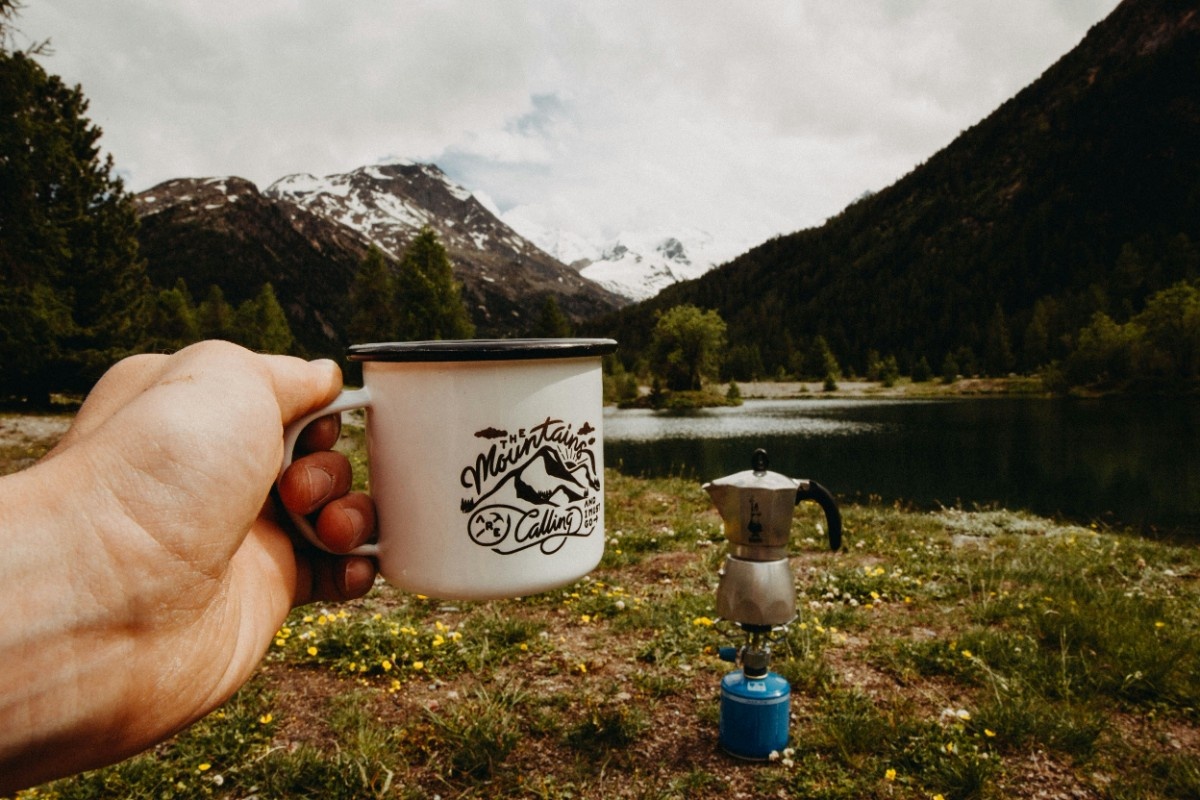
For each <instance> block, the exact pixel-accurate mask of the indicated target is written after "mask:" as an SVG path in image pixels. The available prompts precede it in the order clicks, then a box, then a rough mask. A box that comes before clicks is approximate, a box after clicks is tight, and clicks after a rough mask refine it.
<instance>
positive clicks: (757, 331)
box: [597, 0, 1200, 372]
mask: <svg viewBox="0 0 1200 800" xmlns="http://www.w3.org/2000/svg"><path fill="white" fill-rule="evenodd" d="M1197 245H1200V11H1198V10H1197V7H1196V4H1195V3H1192V2H1169V1H1168V0H1127V2H1125V3H1122V5H1121V6H1120V7H1118V8H1117V9H1116V10H1115V11H1114V12H1113V13H1112V14H1111V15H1110V17H1109V18H1108V19H1106V20H1104V21H1103V22H1101V23H1100V24H1098V25H1096V26H1095V27H1094V28H1093V29H1092V30H1091V31H1090V32H1089V33H1088V35H1087V36H1086V37H1085V38H1084V40H1083V41H1082V42H1081V43H1080V44H1079V46H1078V47H1076V48H1075V49H1074V50H1073V51H1071V52H1070V53H1069V54H1067V55H1066V56H1065V57H1063V58H1062V59H1061V60H1060V61H1059V62H1058V63H1057V64H1055V65H1054V66H1053V67H1051V68H1050V69H1049V70H1047V71H1046V72H1045V73H1044V74H1043V75H1042V76H1041V78H1039V79H1038V80H1037V81H1036V82H1034V83H1033V84H1032V85H1030V86H1029V87H1027V88H1026V89H1025V90H1023V91H1022V92H1020V93H1019V94H1018V95H1017V96H1016V97H1014V98H1012V99H1011V100H1009V101H1007V102H1006V103H1004V104H1003V105H1002V106H1001V107H1000V108H999V109H997V110H996V111H995V112H994V113H992V114H991V115H990V116H988V117H987V118H986V119H984V120H983V121H982V122H980V123H979V124H977V125H975V126H974V127H972V128H971V129H969V130H967V131H965V132H964V133H963V134H961V135H960V136H959V137H958V138H957V139H956V140H955V141H954V142H953V143H951V144H950V145H949V146H947V147H946V148H945V149H943V150H942V151H940V152H938V153H937V154H936V155H934V156H933V157H931V158H930V159H929V160H928V161H927V162H926V163H924V164H922V165H920V166H919V167H917V168H916V169H914V170H913V171H912V172H911V173H909V174H908V175H907V176H906V177H904V178H903V179H901V180H900V181H898V182H897V183H895V184H893V185H892V186H890V187H888V188H887V189H884V190H883V191H880V192H879V193H877V194H875V195H872V196H870V197H867V198H866V199H863V200H860V201H858V202H856V203H855V204H853V205H851V206H850V207H848V208H847V209H845V211H843V212H842V213H841V214H839V215H838V216H837V217H835V218H833V219H831V220H829V221H828V222H827V223H826V224H825V225H823V226H822V227H820V228H815V229H810V230H805V231H800V232H798V233H795V234H792V235H789V236H784V237H779V238H776V239H773V240H771V241H768V242H766V243H764V244H763V245H761V246H759V247H757V248H755V249H754V250H751V251H750V252H748V253H746V254H745V255H743V256H741V257H739V258H737V259H736V260H734V261H733V262H731V263H729V264H726V265H724V266H723V267H721V268H718V269H716V270H714V271H712V272H710V273H708V274H707V275H705V276H703V277H702V278H700V279H698V280H695V281H692V282H689V283H686V284H679V285H676V286H673V287H670V288H669V289H668V290H666V291H664V292H663V293H662V294H660V295H659V296H657V297H656V298H654V299H653V300H651V301H648V302H647V303H644V304H641V305H639V306H635V307H632V308H629V309H626V310H625V311H624V312H622V313H620V314H618V315H614V316H612V317H609V318H608V319H606V320H604V321H603V323H601V324H599V325H598V326H597V327H598V329H600V330H603V331H604V332H607V333H611V334H613V335H615V336H617V337H618V338H619V339H620V340H621V341H622V343H623V345H625V346H624V347H623V350H624V351H625V352H626V353H632V352H637V351H638V350H640V349H641V348H642V346H643V345H644V343H645V342H646V341H647V338H648V333H649V329H650V327H651V326H652V325H653V319H654V313H655V312H656V311H657V310H661V309H664V308H668V307H670V306H673V305H677V304H680V303H694V304H697V305H700V306H702V307H706V308H715V309H717V310H719V311H720V313H721V315H722V316H723V317H724V318H725V319H726V321H727V322H728V323H729V325H730V340H731V343H732V344H734V345H739V344H741V345H755V346H757V347H758V348H759V350H760V352H761V355H762V357H763V360H764V363H765V365H766V368H767V370H768V371H769V372H773V371H775V370H776V369H778V368H779V367H784V368H788V367H789V366H790V363H791V362H793V361H794V355H795V353H796V352H798V351H799V350H801V349H802V348H803V347H805V346H806V343H807V341H808V340H809V339H811V337H813V336H815V335H817V334H821V335H823V336H825V337H826V339H827V340H828V341H829V343H830V344H831V346H832V347H833V349H834V351H835V353H836V354H837V356H838V357H839V358H840V359H842V360H843V362H844V363H849V364H850V365H851V366H853V367H855V368H857V369H861V368H862V365H863V363H864V362H865V358H866V353H867V351H868V350H870V349H874V350H877V351H879V352H881V353H884V354H888V353H891V354H895V355H897V356H898V357H899V358H900V360H901V364H902V365H911V364H912V363H913V362H914V361H915V360H916V359H917V358H919V357H922V356H924V357H925V358H926V359H927V360H928V361H929V362H930V363H931V364H934V365H935V369H936V365H937V364H938V363H940V361H941V359H942V358H943V356H944V355H945V354H947V353H952V352H955V351H959V350H961V349H962V348H969V349H970V350H971V352H972V353H974V354H975V355H976V356H978V358H979V359H980V361H981V362H984V361H985V360H986V356H987V354H988V351H989V327H991V328H992V329H993V330H994V329H995V326H996V325H998V324H1000V325H1003V326H1004V328H1005V329H1006V330H1007V331H1009V332H1010V336H1011V343H1012V350H1013V352H1014V353H1015V355H1016V360H1015V361H1013V362H1012V363H1010V364H1008V365H1007V366H1008V367H1010V368H1011V367H1019V368H1026V369H1028V368H1032V367H1035V366H1038V365H1039V364H1040V363H1044V362H1045V361H1047V360H1049V359H1050V358H1054V357H1056V356H1058V355H1061V352H1059V351H1061V349H1062V348H1063V347H1064V337H1067V339H1068V340H1069V337H1070V336H1071V335H1072V334H1073V333H1074V332H1075V331H1076V330H1078V328H1079V327H1080V326H1081V325H1083V324H1085V323H1086V322H1087V321H1088V319H1089V318H1090V316H1091V315H1092V314H1093V313H1094V312H1095V311H1097V310H1103V311H1106V312H1108V313H1110V314H1111V315H1113V316H1114V317H1116V318H1118V319H1119V318H1122V317H1124V316H1128V315H1129V314H1130V313H1132V312H1133V311H1136V310H1138V309H1139V308H1140V307H1141V305H1142V303H1143V301H1144V299H1145V298H1146V297H1147V296H1148V295H1149V294H1151V293H1153V292H1154V291H1156V290H1158V289H1162V288H1164V287H1165V286H1168V285H1170V284H1171V283H1174V282H1176V281H1178V280H1181V279H1187V278H1195V277H1196V276H1197V272H1198V268H1200V267H1198V261H1200V259H1198V257H1197ZM997 308H999V309H1000V313H998V312H997ZM1035 317H1036V324H1035V325H1034V326H1033V328H1031V322H1034V321H1035ZM999 366H1000V365H993V366H992V368H991V371H997V369H998V368H999ZM981 367H983V368H984V369H985V371H987V369H988V365H987V364H985V363H981Z"/></svg>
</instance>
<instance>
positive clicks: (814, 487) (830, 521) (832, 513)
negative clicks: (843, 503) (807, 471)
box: [796, 480, 842, 551]
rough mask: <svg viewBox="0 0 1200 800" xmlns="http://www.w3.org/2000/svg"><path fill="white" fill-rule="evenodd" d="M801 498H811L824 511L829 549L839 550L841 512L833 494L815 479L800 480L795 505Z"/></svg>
mask: <svg viewBox="0 0 1200 800" xmlns="http://www.w3.org/2000/svg"><path fill="white" fill-rule="evenodd" d="M802 500H812V501H813V502H814V503H816V504H817V505H819V506H820V507H821V509H822V510H823V511H824V512H825V522H826V525H827V527H828V529H829V549H830V550H833V551H837V550H839V549H840V548H841V546H842V512H841V511H839V510H838V507H837V502H836V501H835V500H834V499H833V495H831V494H830V493H829V490H828V489H826V488H825V487H824V486H822V485H821V484H819V483H817V482H816V481H808V480H802V481H800V487H799V488H798V489H797V490H796V505H800V502H801V501H802Z"/></svg>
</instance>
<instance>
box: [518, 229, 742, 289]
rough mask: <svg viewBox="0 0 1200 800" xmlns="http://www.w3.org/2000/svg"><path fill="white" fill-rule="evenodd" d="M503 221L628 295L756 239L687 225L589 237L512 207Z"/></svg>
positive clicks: (682, 275) (714, 262) (703, 268)
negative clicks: (722, 237) (730, 237)
mask: <svg viewBox="0 0 1200 800" xmlns="http://www.w3.org/2000/svg"><path fill="white" fill-rule="evenodd" d="M501 219H503V220H504V221H505V222H506V223H508V225H509V226H510V227H511V228H512V229H513V230H515V231H518V232H519V233H520V234H521V235H522V236H523V237H525V238H526V239H528V240H529V241H531V242H533V243H534V244H536V245H537V246H538V247H539V248H540V249H541V250H543V251H545V252H546V253H549V254H550V255H552V256H553V257H554V258H556V259H558V260H559V261H561V262H562V263H564V264H568V265H570V266H571V267H572V268H574V269H577V270H579V272H580V274H582V275H583V276H584V277H585V278H588V279H589V280H592V281H595V282H596V283H598V284H600V285H601V286H603V287H604V288H605V289H608V290H609V291H610V292H614V293H615V294H618V295H621V296H622V297H625V298H628V299H629V300H633V301H640V300H645V299H647V298H650V297H653V296H654V295H656V294H658V293H659V292H660V291H662V290H663V289H665V288H666V287H667V286H670V285H671V284H673V283H678V282H679V281H686V280H691V279H692V278H697V277H699V276H701V275H703V274H704V273H705V272H708V271H709V270H710V269H712V268H713V267H716V266H718V265H720V264H724V263H725V262H726V261H729V260H731V259H733V258H734V257H736V256H738V255H740V254H742V253H744V252H745V251H747V250H749V249H750V247H751V246H752V245H753V244H755V242H753V241H750V240H746V241H744V242H718V241H717V240H716V238H715V237H713V236H712V235H711V234H709V233H707V232H705V231H700V230H695V229H692V228H686V227H684V228H680V229H675V230H665V231H664V230H659V231H641V232H630V231H624V232H622V233H620V234H618V235H617V236H615V237H608V238H600V239H596V240H591V239H588V238H587V237H585V236H582V235H580V234H578V233H576V232H574V231H566V230H561V229H557V228H553V227H548V226H547V225H546V224H545V223H544V222H543V221H542V220H540V219H536V218H533V217H530V216H528V215H527V214H526V213H525V209H524V208H522V207H519V206H518V207H517V208H516V209H513V210H511V211H509V212H506V213H504V214H502V215H501Z"/></svg>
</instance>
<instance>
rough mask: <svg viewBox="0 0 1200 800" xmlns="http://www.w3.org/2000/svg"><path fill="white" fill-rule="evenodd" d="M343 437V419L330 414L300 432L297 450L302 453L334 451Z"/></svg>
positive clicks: (315, 420) (337, 415)
mask: <svg viewBox="0 0 1200 800" xmlns="http://www.w3.org/2000/svg"><path fill="white" fill-rule="evenodd" d="M341 435H342V417H341V415H340V414H330V415H329V416H327V417H320V418H318V419H314V420H313V421H312V422H310V423H308V425H306V426H305V428H304V430H303V431H301V432H300V438H299V440H297V442H296V450H297V451H298V452H300V453H314V452H316V451H318V450H332V449H333V446H334V445H335V444H337V440H338V437H340V436H341Z"/></svg>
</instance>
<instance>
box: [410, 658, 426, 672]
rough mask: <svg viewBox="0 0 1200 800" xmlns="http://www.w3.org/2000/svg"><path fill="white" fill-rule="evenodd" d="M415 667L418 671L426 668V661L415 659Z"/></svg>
mask: <svg viewBox="0 0 1200 800" xmlns="http://www.w3.org/2000/svg"><path fill="white" fill-rule="evenodd" d="M413 669H415V670H417V671H418V672H420V671H421V670H423V669H425V662H424V661H414V662H413Z"/></svg>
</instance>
